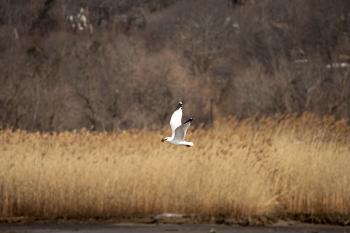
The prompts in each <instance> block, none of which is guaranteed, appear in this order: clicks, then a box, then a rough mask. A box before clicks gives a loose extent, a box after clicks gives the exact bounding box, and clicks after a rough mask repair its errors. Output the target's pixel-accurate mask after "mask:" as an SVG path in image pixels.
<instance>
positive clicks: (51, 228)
mask: <svg viewBox="0 0 350 233" xmlns="http://www.w3.org/2000/svg"><path fill="white" fill-rule="evenodd" d="M0 232H6V233H17V232H18V233H19V232H25V233H30V232H33V233H42V232H51V233H69V232H74V233H76V232H81V233H83V232H99V233H112V232H113V233H136V232H138V233H147V232H155V233H161V232H191V233H192V232H193V233H202V232H210V233H215V232H216V233H225V232H237V233H254V232H259V233H264V232H275V233H279V232H288V233H292V232H305V233H322V232H327V233H328V232H334V233H336V232H341V233H345V232H349V233H350V227H341V226H325V225H310V224H302V225H298V226H269V227H258V226H249V227H243V226H227V225H209V224H201V225H191V224H183V225H173V224H147V225H144V224H101V225H100V224H94V225H89V224H0Z"/></svg>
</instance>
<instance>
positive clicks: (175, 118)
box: [170, 102, 182, 136]
mask: <svg viewBox="0 0 350 233" xmlns="http://www.w3.org/2000/svg"><path fill="white" fill-rule="evenodd" d="M181 119H182V102H179V103H178V105H177V107H176V109H175V111H174V112H173V115H171V118H170V127H171V132H172V135H173V136H174V134H175V129H176V128H178V127H179V126H181Z"/></svg>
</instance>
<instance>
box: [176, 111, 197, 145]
mask: <svg viewBox="0 0 350 233" xmlns="http://www.w3.org/2000/svg"><path fill="white" fill-rule="evenodd" d="M192 121H193V118H192V117H191V118H190V119H188V120H187V121H186V122H184V123H183V124H182V125H180V126H179V127H177V128H176V129H175V138H174V139H175V140H177V141H183V140H184V138H185V136H186V133H187V130H188V127H190V125H191V122H192Z"/></svg>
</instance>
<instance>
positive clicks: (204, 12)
mask: <svg viewBox="0 0 350 233" xmlns="http://www.w3.org/2000/svg"><path fill="white" fill-rule="evenodd" d="M349 64H350V1H348V0H255V1H254V0H94V1H93V0H0V71H1V72H0V83H1V85H0V128H13V129H25V130H30V131H37V130H39V131H63V130H73V129H80V128H87V129H89V130H99V131H100V130H122V129H127V128H149V129H152V128H159V127H161V126H164V125H165V124H167V122H168V120H169V115H170V114H171V111H172V109H173V108H174V107H175V106H176V103H177V102H178V101H179V100H183V101H184V102H185V115H188V114H191V115H192V116H193V117H194V118H195V120H196V122H197V123H203V124H208V123H209V124H210V123H211V122H212V120H213V119H214V118H216V117H222V116H232V115H233V116H236V117H238V118H245V117H250V116H256V117H260V116H264V115H271V114H275V113H292V114H301V113H303V112H305V111H308V112H312V113H315V114H317V115H334V116H335V117H336V118H345V119H349V117H350V101H349V99H350V75H349V74H350V73H349V72H350V65H349Z"/></svg>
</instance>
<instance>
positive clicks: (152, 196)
mask: <svg viewBox="0 0 350 233" xmlns="http://www.w3.org/2000/svg"><path fill="white" fill-rule="evenodd" d="M190 131H191V132H190V134H189V135H188V138H189V139H191V140H193V142H194V143H195V146H194V147H193V148H187V147H176V146H172V145H169V144H164V143H161V142H160V139H161V137H162V136H164V135H166V134H167V133H168V132H167V130H163V131H162V132H157V131H126V132H123V133H91V132H87V131H81V132H78V133H72V132H71V133H55V134H48V133H44V134H39V133H26V132H23V131H17V132H11V131H6V130H5V131H1V132H0V217H1V218H7V217H16V216H29V217H40V218H55V217H72V218H86V217H112V216H113V217H116V216H126V215H148V214H157V213H161V212H178V213H184V214H196V215H205V216H215V215H219V214H220V215H225V216H230V217H249V216H269V215H284V214H311V215H312V214H315V215H317V214H325V215H333V214H341V215H347V214H349V213H350V149H349V145H350V144H349V142H350V129H349V127H347V126H346V124H345V123H344V122H339V121H338V122H336V121H334V120H332V119H328V118H326V119H319V118H315V117H313V116H311V115H308V114H305V115H303V116H301V117H290V116H280V117H277V116H276V117H273V118H268V119H262V120H260V121H256V120H253V119H249V120H246V121H240V122H239V121H236V120H234V119H231V120H224V119H222V120H219V121H217V122H215V124H214V126H213V127H212V128H210V129H202V128H197V129H196V130H193V129H190Z"/></svg>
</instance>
